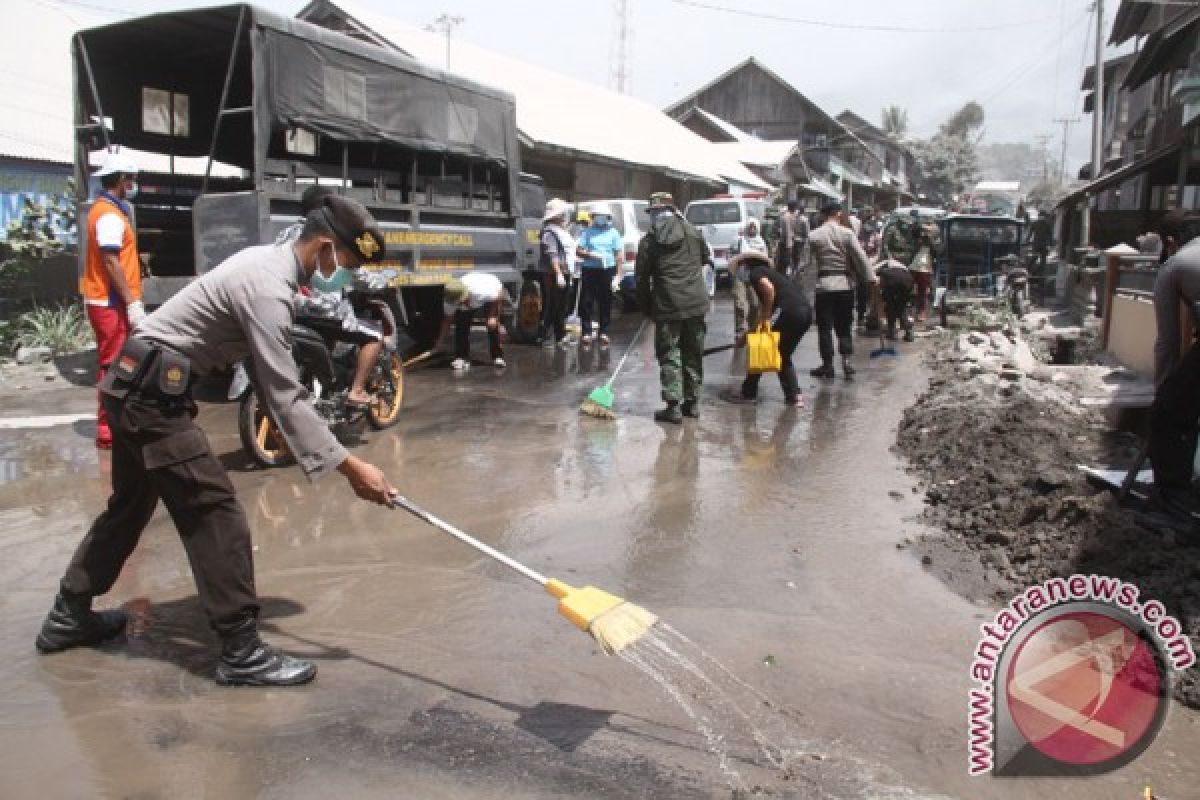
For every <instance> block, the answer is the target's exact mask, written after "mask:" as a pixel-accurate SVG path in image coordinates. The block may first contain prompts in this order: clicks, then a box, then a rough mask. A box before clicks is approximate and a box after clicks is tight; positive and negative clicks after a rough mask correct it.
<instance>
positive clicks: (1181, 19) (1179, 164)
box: [1059, 0, 1200, 256]
mask: <svg viewBox="0 0 1200 800" xmlns="http://www.w3.org/2000/svg"><path fill="white" fill-rule="evenodd" d="M1108 41H1109V44H1110V45H1114V46H1120V45H1126V44H1128V43H1129V42H1133V44H1134V48H1135V49H1134V52H1132V53H1130V54H1127V55H1123V56H1120V57H1118V58H1113V59H1110V60H1109V61H1107V62H1106V63H1105V65H1104V77H1105V91H1104V120H1103V155H1104V164H1103V165H1102V170H1101V172H1100V174H1099V175H1098V176H1093V175H1092V174H1091V172H1092V170H1091V165H1090V164H1088V165H1086V166H1085V167H1084V169H1083V170H1081V171H1080V174H1079V177H1080V179H1081V180H1085V181H1087V183H1086V184H1085V185H1083V186H1082V187H1080V188H1078V189H1076V190H1075V191H1074V192H1072V193H1071V194H1070V195H1068V196H1067V197H1066V198H1065V199H1064V200H1063V201H1062V202H1061V203H1060V205H1059V215H1060V226H1061V231H1060V232H1061V235H1060V237H1059V242H1060V255H1063V256H1067V255H1070V254H1071V252H1072V251H1073V250H1074V248H1076V247H1079V246H1081V244H1082V243H1081V241H1080V239H1081V237H1080V229H1081V218H1082V211H1083V209H1084V207H1085V206H1086V207H1087V208H1089V211H1090V217H1091V223H1090V228H1091V243H1092V244H1093V245H1095V246H1097V247H1099V248H1102V249H1106V248H1108V247H1111V246H1113V245H1116V244H1119V243H1122V242H1124V243H1132V242H1134V241H1135V239H1136V237H1137V235H1138V234H1140V233H1142V232H1144V231H1146V230H1149V229H1151V228H1153V227H1154V226H1155V225H1156V224H1157V222H1158V220H1160V219H1161V218H1162V217H1163V216H1164V215H1165V214H1166V213H1167V212H1168V211H1173V210H1180V211H1200V151H1197V146H1198V145H1200V135H1198V130H1197V125H1196V123H1197V121H1200V68H1192V67H1190V66H1189V65H1190V64H1191V63H1192V62H1193V60H1194V59H1196V57H1197V55H1198V54H1200V9H1198V8H1196V7H1194V6H1186V7H1185V6H1178V5H1166V4H1162V3H1150V2H1137V1H1136V0H1123V1H1122V2H1121V4H1120V6H1119V7H1118V9H1117V13H1116V16H1115V18H1114V20H1113V26H1112V31H1111V34H1110V37H1109V40H1108ZM1082 89H1083V91H1084V92H1087V94H1086V95H1085V98H1084V109H1085V111H1087V112H1089V113H1090V112H1092V111H1093V109H1094V108H1095V70H1094V68H1091V67H1089V68H1088V69H1087V70H1086V71H1085V73H1084V76H1083V83H1082Z"/></svg>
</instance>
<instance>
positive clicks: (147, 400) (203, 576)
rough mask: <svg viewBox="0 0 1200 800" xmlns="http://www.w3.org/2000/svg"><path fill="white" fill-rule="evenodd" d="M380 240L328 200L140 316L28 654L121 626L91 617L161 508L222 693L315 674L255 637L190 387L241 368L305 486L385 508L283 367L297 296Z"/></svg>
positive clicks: (244, 535) (110, 378) (226, 504)
mask: <svg viewBox="0 0 1200 800" xmlns="http://www.w3.org/2000/svg"><path fill="white" fill-rule="evenodd" d="M383 250H384V240H383V235H382V233H381V232H380V230H379V227H378V226H377V225H376V223H375V220H374V219H372V217H371V215H370V214H369V213H368V212H367V210H366V209H365V208H364V207H363V206H362V205H360V204H359V203H357V202H355V201H353V200H349V199H345V198H342V197H337V196H333V197H327V198H325V199H324V201H323V202H322V204H321V206H320V207H319V208H318V209H317V210H315V211H313V212H312V213H310V214H309V215H308V217H307V218H306V220H305V223H304V228H303V230H302V231H301V233H300V237H299V238H298V239H297V240H296V241H294V242H292V241H289V242H285V243H282V244H275V245H265V246H261V247H251V248H248V249H246V250H243V251H242V252H240V253H238V254H236V255H234V256H232V257H231V258H229V259H227V260H226V261H225V262H224V263H222V264H221V265H220V266H218V267H217V268H216V269H214V270H212V271H210V272H208V273H206V274H205V275H203V276H202V277H200V278H199V279H197V280H196V281H194V282H193V283H191V284H190V285H189V286H188V287H187V288H185V289H184V290H183V291H181V292H179V293H178V294H176V295H175V296H174V297H172V298H171V299H170V300H169V301H168V302H167V303H166V304H165V305H163V306H162V307H161V308H160V309H159V310H157V311H156V312H154V313H153V314H151V315H150V316H148V317H147V318H146V319H145V320H144V321H143V322H142V324H141V325H140V326H138V328H137V329H136V331H135V332H134V334H133V335H132V336H131V337H130V338H129V339H128V340H127V341H126V343H125V346H124V347H123V348H122V349H121V352H120V354H119V356H118V357H117V359H116V361H114V363H113V365H112V368H111V369H110V370H109V372H108V374H107V375H106V376H105V379H104V381H103V382H102V383H101V386H100V388H101V391H102V392H103V393H104V398H103V402H104V405H105V408H106V409H107V411H108V416H109V419H110V422H111V425H112V429H113V450H112V452H113V456H112V484H113V493H112V496H111V497H110V498H109V501H108V507H107V509H106V510H105V511H104V512H103V513H101V514H100V516H99V517H97V518H96V520H95V522H94V523H93V524H92V527H91V529H90V530H89V531H88V533H87V535H86V536H84V538H83V541H82V542H81V543H80V545H79V547H78V549H77V550H76V551H75V555H74V557H73V558H72V559H71V562H70V564H69V565H68V567H67V570H66V573H65V574H64V575H63V578H62V581H61V584H60V587H59V593H58V597H57V598H55V601H54V606H53V608H52V609H51V611H50V613H49V615H48V616H47V617H46V621H45V623H44V624H43V625H42V629H41V632H40V633H39V634H38V637H37V641H36V645H37V648H38V650H39V651H41V652H43V653H53V652H57V651H61V650H67V649H69V648H72V647H79V646H86V645H94V644H98V643H100V642H103V641H105V640H107V639H111V638H113V637H116V636H118V635H119V634H121V633H122V631H123V630H124V627H125V615H124V614H123V613H122V612H120V611H101V612H97V611H93V610H92V600H93V598H95V597H98V596H99V595H102V594H104V593H106V592H108V591H109V589H111V588H112V586H113V583H114V582H115V581H116V579H117V576H118V575H119V574H120V572H121V568H122V566H123V565H124V563H125V561H126V559H128V558H129V556H130V554H131V553H132V552H133V550H134V548H135V547H136V546H137V543H138V539H139V537H140V536H141V533H142V530H143V529H144V528H145V527H146V524H147V523H148V522H149V520H150V517H151V515H152V514H153V513H154V508H155V506H156V505H157V503H158V500H159V498H161V499H162V501H163V504H164V505H165V506H166V508H167V511H168V512H169V513H170V515H171V518H172V520H173V521H174V522H175V526H176V528H177V529H178V531H179V535H180V537H181V539H182V540H183V545H184V549H185V550H186V551H187V555H188V562H189V563H190V565H191V568H192V574H193V576H194V578H195V581H196V588H197V590H198V592H199V595H200V602H201V604H202V605H203V607H204V611H205V613H206V614H207V616H208V620H209V623H210V624H211V625H212V627H213V628H214V630H215V631H216V632H217V635H218V636H219V637H220V640H221V655H220V660H219V662H218V664H217V668H216V680H217V683H219V684H222V685H253V686H288V685H295V684H302V683H307V682H308V681H310V680H312V679H313V677H314V676H315V675H316V671H317V670H316V666H315V665H314V664H312V663H309V662H306V661H302V660H299V659H296V658H293V657H291V656H288V655H285V654H283V653H281V652H280V651H278V650H276V649H275V648H274V647H271V646H270V645H267V644H265V643H264V642H263V641H262V640H261V639H260V638H259V636H258V612H259V605H258V598H257V595H256V593H255V587H254V564H253V557H252V555H251V538H250V526H249V522H248V520H247V518H246V514H245V512H244V511H243V510H242V507H241V504H240V503H239V502H238V500H237V497H236V495H235V494H234V490H233V486H232V484H231V483H230V481H229V477H228V476H227V475H226V474H225V470H224V468H223V467H222V466H221V463H220V462H219V461H218V460H217V458H216V457H215V456H214V455H213V452H212V450H211V448H210V447H209V444H208V440H207V439H206V438H205V435H204V433H203V432H202V431H201V430H200V429H199V428H197V427H196V426H195V424H194V423H193V421H192V419H193V417H194V416H195V414H196V405H195V403H194V402H193V401H192V398H191V393H190V386H191V385H192V383H193V381H194V380H195V378H196V377H198V376H201V375H203V374H205V373H208V372H211V371H213V370H215V369H221V368H224V367H227V366H229V365H231V364H233V363H235V362H237V361H240V360H242V359H244V358H247V357H248V359H249V361H248V364H249V366H250V377H251V380H252V382H253V383H254V384H255V388H256V390H257V391H258V394H259V397H261V398H263V401H264V403H265V404H266V406H267V409H268V410H269V412H270V414H271V416H272V418H273V419H274V420H275V421H276V422H277V423H278V425H279V428H280V431H281V432H282V434H283V437H284V439H285V440H286V441H287V445H288V447H289V449H290V450H291V452H292V453H293V454H295V456H296V459H297V461H298V462H299V464H300V467H301V469H303V470H304V473H305V474H306V475H307V476H308V478H309V479H310V480H315V479H317V478H319V477H321V476H322V475H325V474H326V473H328V472H331V471H333V470H337V471H338V472H340V473H342V475H343V476H345V478H346V479H347V480H348V481H349V482H350V485H351V487H352V488H353V490H354V492H355V493H356V494H357V495H358V496H359V497H361V498H363V499H365V500H370V501H372V502H375V503H380V504H386V503H388V501H389V497H390V495H391V494H392V492H393V489H392V487H391V486H390V485H389V483H388V481H387V479H386V478H385V476H384V474H383V472H382V471H381V470H380V469H378V468H377V467H375V466H373V465H371V464H369V463H367V462H365V461H363V460H361V459H359V458H357V457H355V456H353V455H350V454H348V453H347V452H346V450H345V449H344V448H343V447H342V445H341V444H339V443H338V441H337V439H335V438H334V436H333V434H332V433H330V431H329V428H328V427H327V426H326V425H325V424H324V423H323V422H322V421H321V419H320V418H319V417H318V416H317V414H316V411H315V410H314V409H313V406H312V404H311V402H310V400H309V397H308V393H307V391H306V390H305V388H304V387H303V386H302V385H301V383H300V381H299V378H298V376H297V372H296V365H295V362H294V361H293V359H292V355H291V328H292V324H293V321H294V316H295V311H294V307H295V306H294V303H295V300H296V292H297V289H298V287H299V286H300V285H303V284H307V283H308V282H309V280H310V279H311V278H312V275H313V274H314V273H315V272H317V271H320V273H321V274H322V275H324V276H325V277H327V278H328V277H329V276H330V275H332V274H333V273H334V271H335V270H336V269H337V268H338V266H339V265H340V266H344V267H346V268H349V269H353V268H356V267H358V266H359V265H360V264H362V263H364V262H367V261H375V260H378V259H379V258H380V257H382V255H383Z"/></svg>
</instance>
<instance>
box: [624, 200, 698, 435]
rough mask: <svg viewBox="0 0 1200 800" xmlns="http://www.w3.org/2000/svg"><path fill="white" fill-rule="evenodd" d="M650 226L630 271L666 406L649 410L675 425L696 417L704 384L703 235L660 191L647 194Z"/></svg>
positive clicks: (658, 418)
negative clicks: (649, 324)
mask: <svg viewBox="0 0 1200 800" xmlns="http://www.w3.org/2000/svg"><path fill="white" fill-rule="evenodd" d="M647 213H648V214H649V215H650V230H649V231H648V232H647V233H646V235H645V236H643V237H642V241H641V242H640V243H639V244H638V253H637V262H636V269H635V274H636V276H637V299H638V306H639V308H641V310H642V313H643V314H645V315H646V316H648V317H649V318H650V319H652V320H654V354H655V356H656V357H657V358H658V366H659V381H660V383H661V384H662V398H663V402H665V403H666V407H665V408H663V409H661V410H659V411H656V412H655V413H654V419H655V420H657V421H659V422H670V423H673V424H675V425H680V424H682V423H683V418H684V417H685V416H687V417H698V416H700V387H701V385H702V384H703V383H704V334H705V330H706V329H705V326H704V315H705V314H707V313H708V306H709V301H708V289H707V287H706V286H705V284H704V261H705V259H706V258H707V255H708V251H707V249H706V247H705V244H704V237H703V236H702V235H701V234H700V231H698V230H696V229H695V228H694V227H693V226H692V225H691V223H689V222H688V221H687V220H685V219H684V218H683V215H682V214H680V213H679V210H678V209H677V208H675V199H674V198H673V197H671V195H669V194H667V193H666V192H655V193H654V194H652V195H650V207H649V208H648V209H647Z"/></svg>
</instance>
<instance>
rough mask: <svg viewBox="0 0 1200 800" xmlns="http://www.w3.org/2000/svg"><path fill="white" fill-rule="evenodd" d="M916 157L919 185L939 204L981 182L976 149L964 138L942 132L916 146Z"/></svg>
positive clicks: (924, 192)
mask: <svg viewBox="0 0 1200 800" xmlns="http://www.w3.org/2000/svg"><path fill="white" fill-rule="evenodd" d="M913 152H914V153H915V155H916V157H917V180H916V183H917V186H918V188H919V190H920V192H921V193H922V194H924V195H926V196H927V197H929V199H930V200H932V201H933V202H936V203H943V204H944V203H949V202H950V201H951V200H952V199H953V197H954V195H956V194H961V193H962V192H963V191H965V190H966V189H967V188H969V187H971V186H974V185H975V183H976V182H978V180H979V164H978V161H977V159H976V155H975V146H974V145H973V144H971V142H970V140H969V139H967V137H966V136H963V135H954V134H948V133H946V132H945V131H939V132H938V133H937V134H935V135H934V137H933V138H932V139H930V140H928V141H919V142H915V143H914V144H913Z"/></svg>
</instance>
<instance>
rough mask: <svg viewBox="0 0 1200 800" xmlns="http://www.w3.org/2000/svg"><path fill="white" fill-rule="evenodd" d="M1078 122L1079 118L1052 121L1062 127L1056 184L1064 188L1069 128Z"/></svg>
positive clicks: (1063, 118)
mask: <svg viewBox="0 0 1200 800" xmlns="http://www.w3.org/2000/svg"><path fill="white" fill-rule="evenodd" d="M1076 122H1079V118H1078V117H1075V118H1074V119H1068V118H1067V117H1059V118H1058V119H1056V120H1054V124H1055V125H1062V126H1063V135H1062V160H1061V161H1059V162H1058V183H1059V185H1063V186H1065V185H1066V183H1067V139H1068V137H1069V136H1070V134H1071V126H1072V125H1074V124H1075V123H1076Z"/></svg>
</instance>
